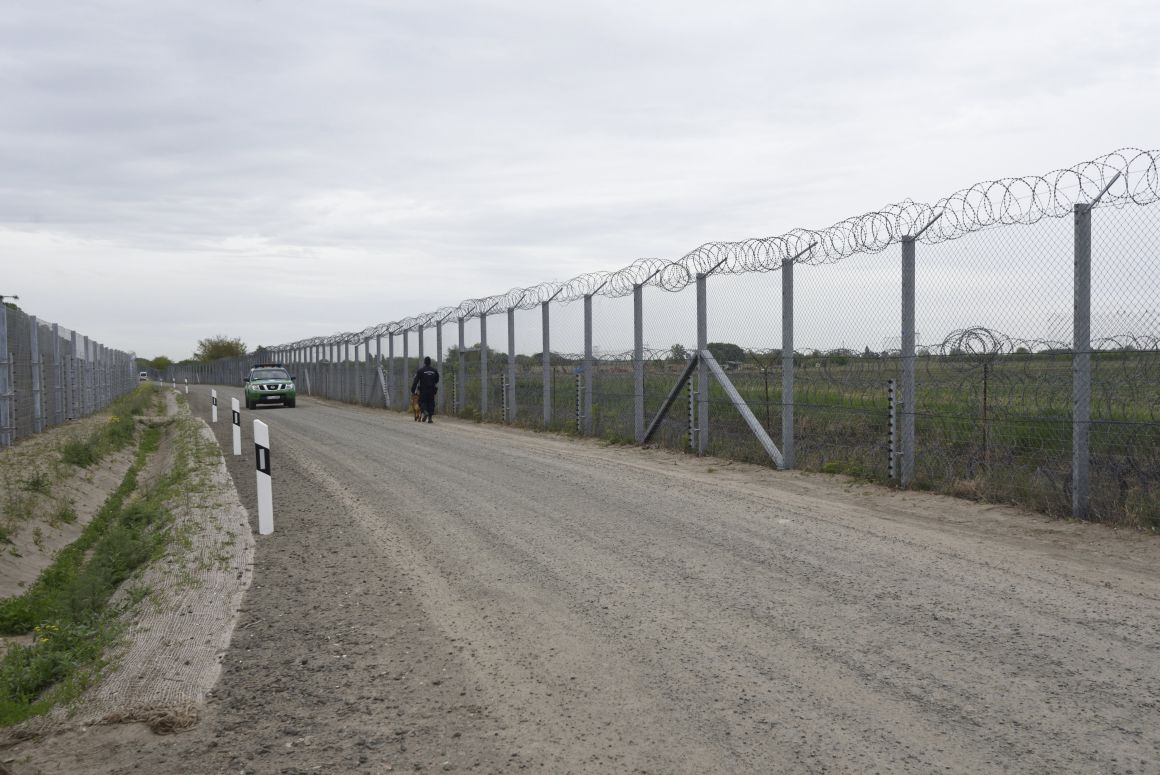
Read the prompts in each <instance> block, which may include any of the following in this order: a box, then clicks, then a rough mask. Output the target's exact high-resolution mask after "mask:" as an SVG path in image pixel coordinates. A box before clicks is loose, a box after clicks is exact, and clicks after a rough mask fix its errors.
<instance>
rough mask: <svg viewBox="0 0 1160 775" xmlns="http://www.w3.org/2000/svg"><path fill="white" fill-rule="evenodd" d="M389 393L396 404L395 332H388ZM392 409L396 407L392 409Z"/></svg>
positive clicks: (397, 392) (397, 393)
mask: <svg viewBox="0 0 1160 775" xmlns="http://www.w3.org/2000/svg"><path fill="white" fill-rule="evenodd" d="M387 360H388V361H389V363H388V364H387V392H388V393H390V395H391V401H392V402H394V401H396V400H397V397H398V396H399V391H398V386H397V385H396V384H395V332H394V330H391V331H388V332H387ZM391 408H392V409H393V408H394V407H391Z"/></svg>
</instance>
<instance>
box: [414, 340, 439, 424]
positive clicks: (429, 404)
mask: <svg viewBox="0 0 1160 775" xmlns="http://www.w3.org/2000/svg"><path fill="white" fill-rule="evenodd" d="M438 384H439V372H438V371H436V370H435V368H434V367H433V366H432V365H431V358H430V356H428V357H426V358H424V359H423V367H422V368H421V369H419V370H418V371H417V372H415V379H413V380H411V393H412V394H415V393H418V394H419V412H420V415H419V421H420V422H433V420H432V419H431V418H432V417H434V416H435V393H436V391H438V390H439V388H437V387H436V385H438Z"/></svg>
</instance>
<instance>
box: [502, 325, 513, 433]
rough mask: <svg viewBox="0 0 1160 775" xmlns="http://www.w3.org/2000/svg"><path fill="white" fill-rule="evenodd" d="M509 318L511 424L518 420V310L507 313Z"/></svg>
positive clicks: (509, 416)
mask: <svg viewBox="0 0 1160 775" xmlns="http://www.w3.org/2000/svg"><path fill="white" fill-rule="evenodd" d="M507 318H508V364H507V384H506V385H504V392H505V394H506V395H505V396H504V399H505V403H506V404H507V421H508V423H509V424H510V423H511V422H512V421H514V420H515V419H516V308H515V307H512V308H511V309H509V310H508V311H507Z"/></svg>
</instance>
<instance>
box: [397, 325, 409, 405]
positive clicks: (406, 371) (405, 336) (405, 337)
mask: <svg viewBox="0 0 1160 775" xmlns="http://www.w3.org/2000/svg"><path fill="white" fill-rule="evenodd" d="M409 334H410V329H404V331H403V384H402V385H400V386H399V390H400V391H402V393H403V394H404V397H405V400H404V402H403V407H404V408H406V407H407V406H409V405H410V401H411V337H410V335H409Z"/></svg>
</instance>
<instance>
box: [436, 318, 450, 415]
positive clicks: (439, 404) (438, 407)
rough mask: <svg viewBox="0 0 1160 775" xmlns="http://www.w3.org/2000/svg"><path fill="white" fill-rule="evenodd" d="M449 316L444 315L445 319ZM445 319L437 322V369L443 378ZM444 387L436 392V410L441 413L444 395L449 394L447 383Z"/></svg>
mask: <svg viewBox="0 0 1160 775" xmlns="http://www.w3.org/2000/svg"><path fill="white" fill-rule="evenodd" d="M446 319H447V317H446V316H444V317H443V320H446ZM443 320H440V321H439V322H438V323H436V324H435V369H436V371H438V372H439V378H440V379H442V378H443ZM443 387H444V389H443V390H440V391H438V392H436V393H435V411H437V412H439V413H440V414H442V413H443V407H444V404H445V402H444V400H443V397H444V396H445V395H446V394H447V390H446V387H447V386H446V385H444V386H443Z"/></svg>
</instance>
